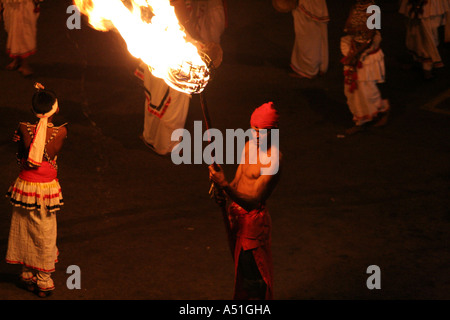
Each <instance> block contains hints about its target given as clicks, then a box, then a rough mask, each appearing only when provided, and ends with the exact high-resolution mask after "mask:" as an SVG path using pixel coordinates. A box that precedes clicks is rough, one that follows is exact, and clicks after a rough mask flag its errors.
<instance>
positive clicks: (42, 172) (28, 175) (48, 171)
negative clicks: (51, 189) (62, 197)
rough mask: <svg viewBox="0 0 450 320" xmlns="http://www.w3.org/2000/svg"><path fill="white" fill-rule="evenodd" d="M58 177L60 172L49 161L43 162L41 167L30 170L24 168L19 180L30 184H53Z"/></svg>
mask: <svg viewBox="0 0 450 320" xmlns="http://www.w3.org/2000/svg"><path fill="white" fill-rule="evenodd" d="M57 176H58V171H57V170H56V169H55V168H54V167H53V166H52V165H51V164H50V163H48V162H47V161H44V162H42V165H41V166H40V167H36V168H29V167H27V166H26V165H24V166H22V171H21V172H20V174H19V178H20V179H22V180H25V181H28V182H52V181H53V180H55V179H56V178H57Z"/></svg>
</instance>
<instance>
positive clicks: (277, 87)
mask: <svg viewBox="0 0 450 320" xmlns="http://www.w3.org/2000/svg"><path fill="white" fill-rule="evenodd" d="M227 3H228V27H227V29H226V30H225V33H224V35H223V36H222V47H223V51H224V58H223V63H222V65H221V66H220V67H219V69H217V71H216V73H215V74H214V79H213V80H212V81H211V82H210V84H209V85H208V86H207V88H206V90H205V96H206V98H207V101H208V107H209V111H210V116H211V119H212V125H213V127H215V128H218V129H220V130H221V131H222V132H225V129H228V128H230V129H237V128H243V129H244V130H246V129H248V128H249V119H250V115H251V113H252V111H253V109H254V108H255V107H257V106H259V105H261V104H262V103H264V102H267V101H273V102H274V103H275V104H276V105H277V106H278V108H279V110H280V114H281V123H280V135H281V137H280V140H281V151H282V153H283V156H284V165H283V172H282V177H281V180H280V183H279V185H278V187H277V189H276V190H275V192H274V193H273V195H272V196H271V198H270V199H269V201H268V208H269V211H270V214H271V217H272V222H273V232H272V252H273V260H274V298H275V299H280V300H310V299H315V300H322V299H388V300H392V299H427V300H428V299H433V300H434V299H439V300H440V299H449V298H450V273H449V268H450V251H449V248H450V233H449V230H450V206H449V204H450V198H449V186H450V181H449V178H450V170H449V169H450V152H449V151H450V54H449V53H450V44H444V43H442V44H441V46H440V47H439V49H440V53H441V57H442V59H443V62H444V64H445V66H444V68H442V69H440V70H438V72H437V73H436V77H435V78H434V79H432V80H424V79H423V77H422V74H421V71H420V69H419V68H417V67H413V68H411V69H409V70H405V69H404V68H403V64H404V63H405V62H406V61H407V59H408V58H409V56H408V55H407V53H406V48H405V23H404V20H403V17H402V16H401V15H400V14H399V13H398V1H378V2H377V4H378V5H379V6H380V8H381V12H382V13H381V14H382V15H381V27H382V29H381V30H380V31H381V34H382V37H383V42H382V44H381V47H382V50H383V51H384V53H385V64H386V75H387V79H386V83H387V93H388V98H389V100H390V103H391V107H392V112H391V118H390V122H389V124H388V126H386V127H384V128H372V129H370V130H368V131H367V132H363V133H360V134H357V135H354V136H350V137H343V136H342V135H343V133H344V131H345V129H347V128H348V127H350V126H352V116H351V113H350V111H349V109H348V107H347V104H346V99H345V95H344V83H343V71H342V70H343V66H342V64H341V63H340V59H341V53H340V48H339V42H340V37H341V36H343V35H344V33H343V26H344V23H345V20H346V18H347V15H348V13H349V10H350V6H351V4H352V3H353V1H350V0H345V1H340V0H330V1H328V10H329V13H330V18H331V21H330V23H329V26H328V35H329V55H330V67H329V70H328V72H327V73H326V74H325V75H324V76H322V77H319V78H316V79H313V80H307V79H297V78H292V77H289V76H288V74H287V73H288V67H289V62H290V55H291V50H292V46H293V43H294V29H293V20H292V15H291V14H290V13H279V12H277V11H275V10H274V8H273V7H272V4H271V1H270V0H245V1H239V0H227ZM69 5H71V1H65V0H58V1H56V0H54V1H45V2H44V3H43V4H42V9H41V16H40V18H39V21H38V52H37V54H36V55H34V56H33V57H31V58H30V63H31V65H32V67H33V69H34V75H33V76H32V77H31V78H24V77H23V76H21V75H20V74H19V73H18V72H11V71H6V70H5V69H4V67H3V66H6V64H7V63H8V62H9V61H10V59H9V57H8V56H7V54H6V52H5V45H6V36H7V35H6V33H5V31H4V28H3V23H0V26H1V27H0V113H1V116H0V191H1V190H4V192H5V193H6V191H7V190H8V187H9V185H10V184H11V183H12V182H13V181H14V179H15V178H16V177H17V174H18V171H19V168H18V166H17V164H16V160H15V152H16V147H15V144H14V143H13V142H12V141H11V138H12V135H13V132H14V130H15V129H16V127H17V124H18V122H19V121H34V118H33V115H32V114H31V112H30V103H31V97H32V95H33V93H34V91H35V89H34V87H33V84H34V83H35V82H36V81H38V82H41V83H42V84H44V85H45V86H46V87H47V88H49V89H52V90H53V91H55V92H56V93H57V95H58V98H59V105H60V109H61V111H60V113H59V115H58V116H57V117H56V119H55V124H62V123H64V122H68V123H69V127H68V128H69V136H68V139H67V141H66V144H65V145H64V147H63V150H62V152H61V153H60V155H59V157H58V161H59V174H58V175H59V180H60V183H61V186H62V192H63V196H64V200H65V206H64V207H63V209H62V211H61V212H60V213H58V240H57V244H58V249H59V252H60V255H59V263H58V264H57V265H56V272H55V273H54V274H53V278H54V280H55V286H56V290H55V292H54V294H53V295H52V296H51V297H49V299H63V300H85V299H149V300H160V299H161V300H166V299H167V300H203V299H205V300H223V299H231V298H232V295H233V283H234V265H233V262H232V258H231V254H230V252H229V249H228V246H227V242H226V234H225V230H224V226H223V223H222V217H221V214H220V209H219V207H218V206H217V205H216V204H215V202H214V201H213V200H211V199H210V198H209V195H208V190H209V181H208V168H207V165H206V164H202V165H179V166H176V165H174V164H173V163H172V161H171V159H170V157H162V156H158V155H156V154H155V153H154V152H152V151H151V150H150V149H149V148H147V147H146V146H145V145H144V144H143V142H142V140H140V139H139V135H140V134H141V133H142V128H143V121H144V98H145V97H144V90H143V88H142V87H141V82H140V81H139V80H138V79H137V78H136V77H135V76H134V74H133V72H134V70H135V68H136V67H137V65H138V61H137V60H136V59H135V58H133V57H132V56H131V55H130V54H129V53H128V51H127V50H126V47H125V46H124V42H123V41H122V39H121V38H120V36H119V35H117V34H116V33H114V32H108V33H103V32H99V31H95V30H93V29H92V28H90V27H89V26H88V25H87V24H86V20H85V19H83V24H82V28H81V30H69V29H67V27H66V20H67V19H68V17H69V14H67V13H66V9H67V7H68V6H69ZM156 49H157V48H156ZM196 120H199V121H201V120H203V118H202V112H201V107H200V99H199V96H198V95H193V96H192V99H191V102H190V109H189V114H188V118H187V120H186V129H188V130H193V124H194V121H196ZM224 168H225V172H226V175H227V177H228V179H232V178H233V176H234V172H235V170H236V166H235V165H224ZM0 213H1V214H0V257H2V259H4V256H5V254H6V248H7V240H8V231H9V223H10V216H11V214H10V213H11V206H10V204H9V202H8V201H7V199H6V198H5V199H4V200H3V201H0ZM70 265H77V266H79V267H80V268H81V289H80V290H69V289H68V288H67V287H66V280H67V278H68V276H69V275H68V274H66V269H67V267H68V266H70ZM370 265H377V266H379V267H380V269H381V289H380V290H369V289H368V288H367V286H366V280H367V278H368V277H369V274H367V273H366V269H367V267H368V266H370ZM19 269H20V268H19V267H18V266H14V265H8V264H6V263H5V262H4V260H2V263H0V299H5V300H6V299H30V300H32V299H39V298H37V297H36V296H35V295H33V294H31V293H29V292H26V291H24V290H21V289H19V288H18V287H17V285H16V282H17V281H16V280H17V274H18V272H19Z"/></svg>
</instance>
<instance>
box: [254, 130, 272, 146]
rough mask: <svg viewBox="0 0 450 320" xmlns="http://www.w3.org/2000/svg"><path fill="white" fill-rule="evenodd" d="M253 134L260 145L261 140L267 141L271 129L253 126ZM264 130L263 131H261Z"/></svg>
mask: <svg viewBox="0 0 450 320" xmlns="http://www.w3.org/2000/svg"><path fill="white" fill-rule="evenodd" d="M252 129H253V131H252V135H253V139H255V140H256V144H257V145H258V146H259V143H260V141H264V142H265V141H267V137H268V135H269V129H262V128H258V127H255V126H252ZM260 130H262V131H260Z"/></svg>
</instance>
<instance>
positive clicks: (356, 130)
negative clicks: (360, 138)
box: [345, 125, 366, 136]
mask: <svg viewBox="0 0 450 320" xmlns="http://www.w3.org/2000/svg"><path fill="white" fill-rule="evenodd" d="M364 130H366V126H365V125H361V126H353V127H351V128H348V129H347V130H345V134H346V135H348V136H352V135H354V134H357V133H359V132H362V131H364Z"/></svg>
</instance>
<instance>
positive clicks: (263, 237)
mask: <svg viewBox="0 0 450 320" xmlns="http://www.w3.org/2000/svg"><path fill="white" fill-rule="evenodd" d="M229 218H230V223H231V228H232V232H233V233H234V234H235V235H236V238H237V239H236V240H237V241H240V242H241V244H242V247H243V248H244V250H250V249H254V248H257V247H260V246H263V245H265V244H266V243H267V242H268V241H270V230H271V227H272V222H271V219H270V215H269V212H268V210H267V209H266V208H265V207H264V206H263V207H261V208H259V209H255V210H252V211H250V212H248V211H246V210H244V209H243V208H242V207H240V206H239V205H238V204H236V203H232V204H231V205H230V207H229Z"/></svg>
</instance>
